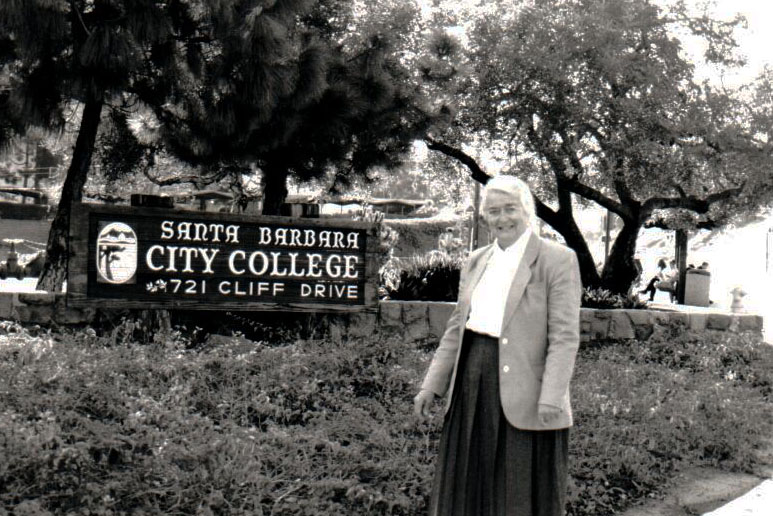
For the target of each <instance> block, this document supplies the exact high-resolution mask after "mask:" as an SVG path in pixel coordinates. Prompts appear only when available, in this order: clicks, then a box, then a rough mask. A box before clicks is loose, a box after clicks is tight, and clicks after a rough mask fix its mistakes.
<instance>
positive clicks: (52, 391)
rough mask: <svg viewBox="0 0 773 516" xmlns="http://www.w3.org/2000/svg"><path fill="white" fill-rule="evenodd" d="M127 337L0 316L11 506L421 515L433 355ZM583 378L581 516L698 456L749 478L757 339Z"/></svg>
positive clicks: (632, 497)
mask: <svg viewBox="0 0 773 516" xmlns="http://www.w3.org/2000/svg"><path fill="white" fill-rule="evenodd" d="M127 324H129V322H128V321H127ZM129 330H130V328H126V329H124V330H122V329H121V328H120V327H118V328H116V329H115V331H113V332H105V333H103V334H97V333H96V332H95V331H93V330H91V329H85V330H77V331H74V330H62V329H60V330H58V331H57V332H53V331H50V330H46V329H42V328H40V327H35V326H30V327H22V326H19V325H18V324H15V323H11V322H3V323H0V393H2V395H3V398H2V399H3V403H2V407H1V408H0V411H1V412H2V417H0V483H2V485H3V489H2V490H1V491H0V510H6V511H10V512H12V513H14V514H27V513H33V514H67V513H71V512H79V513H84V514H85V513H86V512H89V513H91V514H136V513H139V512H144V513H154V514H159V513H164V514H169V513H179V514H277V515H290V514H293V515H303V514H308V515H312V514H314V515H316V514H352V515H371V514H372V515H376V514H379V515H381V514H393V515H404V516H414V515H415V516H418V515H420V514H425V513H426V510H427V508H426V503H427V498H428V493H429V489H430V479H431V477H432V472H433V461H434V458H435V453H436V447H437V439H438V437H439V430H440V425H441V424H442V421H441V419H442V418H441V417H439V416H436V417H435V418H434V419H433V420H432V421H431V422H429V423H422V424H416V423H415V422H413V420H412V419H411V418H412V416H411V414H410V412H411V408H412V407H411V399H412V397H413V395H414V394H415V392H416V389H418V387H419V382H420V379H421V376H422V374H423V372H424V370H425V368H426V367H427V364H428V361H429V359H430V353H429V352H426V351H421V350H415V349H411V348H407V347H406V346H405V345H404V343H402V342H399V341H397V340H395V339H383V338H382V339H379V338H368V340H367V341H331V340H330V339H323V340H317V339H314V340H302V339H297V338H292V339H289V340H287V341H275V342H272V343H255V342H249V341H245V340H244V339H240V338H234V339H232V340H230V341H229V340H221V341H218V342H213V343H207V344H205V345H200V346H198V347H195V348H191V347H190V343H189V342H188V341H187V339H186V338H185V337H184V336H183V335H181V334H180V333H179V332H176V331H175V332H172V333H168V334H165V335H163V336H160V337H159V338H158V339H156V342H155V343H153V344H149V345H137V344H136V343H133V342H132V341H131V339H128V338H127V337H128V336H129V335H130V334H131V331H129ZM269 344H270V345H269ZM573 385H574V406H575V417H576V426H575V428H574V430H573V431H572V433H571V445H570V450H571V451H570V453H571V459H570V464H571V471H570V473H571V489H570V498H569V506H568V509H569V514H570V515H572V516H606V515H609V514H612V511H613V510H619V509H622V508H624V507H626V506H628V505H630V504H633V503H635V502H636V501H637V500H640V499H641V498H643V497H646V496H648V495H649V494H652V493H655V492H656V491H658V490H659V489H662V488H663V486H667V485H668V483H669V480H670V479H672V478H673V477H674V476H675V475H676V473H677V472H678V471H679V470H682V469H684V468H687V467H693V466H715V467H720V468H723V469H729V470H749V469H750V468H752V466H753V465H754V463H755V460H757V459H756V456H755V454H754V449H755V447H756V446H757V445H758V444H759V443H760V442H761V441H762V440H763V438H764V437H765V436H766V435H769V433H770V431H771V430H773V421H771V414H770V411H768V410H766V407H767V406H768V405H769V403H770V402H771V396H773V349H771V348H770V347H769V346H766V345H762V344H761V343H759V342H757V341H755V340H754V339H752V338H751V336H749V335H745V334H740V335H737V334H732V333H726V332H716V333H712V332H702V333H691V332H689V331H687V330H686V329H685V328H683V327H674V328H667V329H666V330H664V331H662V332H660V333H657V334H655V335H653V336H652V337H651V338H650V339H649V341H647V342H634V343H623V342H606V343H602V344H595V345H593V346H587V347H584V348H582V349H581V350H580V355H579V357H578V360H577V369H576V373H575V378H574V383H573ZM437 408H439V407H437ZM749 414H754V417H749ZM25 511H26V512H25Z"/></svg>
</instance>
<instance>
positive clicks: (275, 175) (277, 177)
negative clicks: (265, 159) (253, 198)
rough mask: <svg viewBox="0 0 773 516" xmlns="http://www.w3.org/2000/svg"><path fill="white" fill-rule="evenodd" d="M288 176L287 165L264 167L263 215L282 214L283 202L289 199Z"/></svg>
mask: <svg viewBox="0 0 773 516" xmlns="http://www.w3.org/2000/svg"><path fill="white" fill-rule="evenodd" d="M287 176H288V172H287V169H286V168H285V167H282V166H266V167H264V169H263V215H281V211H280V210H281V208H282V204H283V203H284V202H285V200H286V199H287Z"/></svg>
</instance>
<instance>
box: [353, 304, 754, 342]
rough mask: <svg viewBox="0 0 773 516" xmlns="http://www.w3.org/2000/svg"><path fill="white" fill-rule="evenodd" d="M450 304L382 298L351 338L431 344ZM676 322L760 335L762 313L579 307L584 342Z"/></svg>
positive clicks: (356, 323) (638, 335)
mask: <svg viewBox="0 0 773 516" xmlns="http://www.w3.org/2000/svg"><path fill="white" fill-rule="evenodd" d="M453 307H454V304H453V303H435V302H432V303H427V302H424V303H421V302H413V301H386V302H383V301H382V302H381V304H380V306H379V313H378V314H370V315H368V314H362V315H357V316H356V317H353V318H352V319H351V320H350V321H349V325H348V328H347V330H348V333H349V335H352V336H358V337H359V336H368V335H373V334H374V333H376V332H377V331H389V332H391V333H393V334H396V335H402V336H403V338H404V339H405V340H406V341H407V342H417V343H420V342H427V343H431V342H433V341H436V340H437V339H439V338H440V337H441V336H442V334H443V330H444V328H445V324H446V321H447V320H448V317H449V316H450V315H451V311H452V310H453ZM672 322H680V323H682V324H683V325H684V326H686V327H688V328H690V329H691V330H696V331H700V330H719V331H745V330H751V331H756V332H758V333H759V334H760V335H762V322H763V321H762V316H760V315H755V314H731V313H724V312H709V311H700V312H697V311H696V312H675V311H663V310H597V309H593V308H583V309H582V310H581V313H580V338H581V340H582V341H583V342H589V341H593V340H603V339H607V338H617V339H634V338H635V339H639V340H647V339H648V338H649V336H650V335H652V334H653V332H654V331H655V328H656V327H657V326H658V325H666V324H670V323H672Z"/></svg>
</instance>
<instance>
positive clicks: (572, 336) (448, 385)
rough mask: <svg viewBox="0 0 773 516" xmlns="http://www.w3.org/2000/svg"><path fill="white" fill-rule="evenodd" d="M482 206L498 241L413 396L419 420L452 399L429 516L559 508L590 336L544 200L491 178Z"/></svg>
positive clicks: (555, 512)
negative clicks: (584, 342)
mask: <svg viewBox="0 0 773 516" xmlns="http://www.w3.org/2000/svg"><path fill="white" fill-rule="evenodd" d="M482 214H483V218H484V220H485V222H486V224H487V226H488V228H489V232H490V233H491V236H492V238H493V239H494V243H493V244H490V245H488V246H485V247H483V248H481V249H478V250H476V251H475V252H473V253H472V254H471V255H470V257H469V259H468V261H467V263H466V264H465V266H464V268H463V271H462V277H461V281H460V287H459V298H458V302H457V304H456V307H455V308H454V311H453V313H452V315H451V317H450V318H449V321H448V324H447V327H446V330H445V333H444V335H443V337H442V338H441V340H440V343H439V345H438V348H437V350H436V352H435V355H434V358H433V360H432V362H431V364H430V366H429V369H428V371H427V374H426V376H425V378H424V382H423V383H422V386H421V390H420V392H419V393H418V394H417V395H416V397H415V398H414V412H415V414H416V415H417V416H418V417H419V418H426V417H428V416H429V413H430V408H431V406H432V404H433V402H434V400H435V398H437V397H442V396H444V395H445V396H446V398H447V399H446V403H445V405H444V408H445V420H444V426H443V433H442V436H441V439H440V444H439V449H438V457H437V462H436V469H435V476H434V480H433V486H432V492H431V497H430V514H431V515H433V516H560V515H562V514H564V505H565V498H566V482H567V475H568V473H567V471H568V464H567V463H568V456H569V451H568V446H569V427H571V426H572V409H571V405H570V400H569V384H570V379H571V377H572V372H573V370H574V362H575V357H576V354H577V349H578V347H579V343H580V337H579V326H580V319H579V317H580V299H581V293H582V284H581V281H580V270H579V266H578V261H577V257H576V255H575V253H574V252H573V251H572V250H570V249H568V248H566V247H564V246H563V245H560V244H558V243H556V242H553V241H549V240H546V239H542V238H541V237H539V236H537V235H536V234H535V233H534V230H533V228H534V227H536V226H535V220H536V218H535V216H534V203H533V200H532V196H531V193H530V191H529V188H528V186H526V184H525V183H524V182H523V181H521V180H518V179H516V178H513V177H510V176H497V177H495V178H493V179H491V180H490V181H489V183H488V184H487V185H486V188H485V190H484V194H483V202H482Z"/></svg>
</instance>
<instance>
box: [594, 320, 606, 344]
mask: <svg viewBox="0 0 773 516" xmlns="http://www.w3.org/2000/svg"><path fill="white" fill-rule="evenodd" d="M609 323H610V320H609V319H596V320H594V321H593V322H591V328H590V335H591V339H592V340H603V339H606V338H607V337H608V336H609V326H610V324H609Z"/></svg>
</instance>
